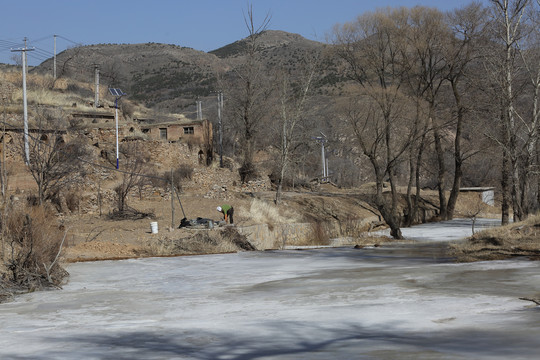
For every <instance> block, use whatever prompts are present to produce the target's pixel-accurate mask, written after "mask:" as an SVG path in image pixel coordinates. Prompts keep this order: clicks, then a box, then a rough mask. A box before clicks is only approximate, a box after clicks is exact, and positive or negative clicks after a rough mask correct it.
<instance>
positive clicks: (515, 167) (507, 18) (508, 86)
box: [486, 0, 530, 224]
mask: <svg viewBox="0 0 540 360" xmlns="http://www.w3.org/2000/svg"><path fill="white" fill-rule="evenodd" d="M490 2H491V4H492V6H491V9H492V15H491V16H492V18H493V22H492V31H493V41H494V43H495V44H500V45H501V47H500V49H501V51H500V52H497V50H499V47H495V50H496V52H491V53H489V54H488V56H487V57H486V67H487V69H488V71H489V75H490V77H491V79H492V80H493V82H494V83H495V84H496V86H498V91H497V92H496V93H497V94H498V97H497V98H498V100H499V103H500V108H501V112H500V117H501V124H502V126H501V137H500V142H499V143H500V145H501V148H502V151H503V166H502V174H501V178H502V180H501V187H502V193H503V203H502V223H503V224H506V223H508V219H509V212H508V208H509V203H510V200H511V204H512V208H513V213H514V220H515V221H519V220H521V219H522V217H523V208H522V206H521V204H520V202H519V199H520V197H521V195H520V193H519V192H520V189H519V183H520V181H519V178H520V166H519V163H518V161H519V151H518V132H519V131H518V128H519V124H518V122H517V112H516V107H515V100H516V93H515V85H516V84H515V82H516V70H517V67H516V59H517V53H518V52H517V49H518V46H519V43H520V41H521V40H522V38H523V35H524V32H523V18H524V15H525V10H526V7H527V5H528V4H529V2H530V0H490ZM499 55H500V56H499ZM509 180H510V181H509ZM509 185H510V188H509ZM508 194H510V198H509V196H508Z"/></svg>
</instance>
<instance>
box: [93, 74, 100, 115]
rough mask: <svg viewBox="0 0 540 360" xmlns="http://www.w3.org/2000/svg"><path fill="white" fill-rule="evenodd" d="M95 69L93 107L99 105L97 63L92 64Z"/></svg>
mask: <svg viewBox="0 0 540 360" xmlns="http://www.w3.org/2000/svg"><path fill="white" fill-rule="evenodd" d="M94 70H95V75H94V77H95V82H96V89H95V94H94V95H95V96H94V108H95V109H97V108H98V107H99V65H94Z"/></svg>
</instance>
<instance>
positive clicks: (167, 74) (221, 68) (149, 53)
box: [34, 30, 336, 113]
mask: <svg viewBox="0 0 540 360" xmlns="http://www.w3.org/2000/svg"><path fill="white" fill-rule="evenodd" d="M245 41H246V40H245V39H242V40H239V41H237V42H234V43H232V44H229V45H225V46H224V47H221V48H219V49H216V50H213V51H210V52H208V53H206V52H203V51H198V50H195V49H192V48H186V47H180V46H176V45H167V44H157V43H146V44H98V45H88V46H80V47H75V48H71V49H68V50H65V51H63V52H61V53H60V54H58V55H57V73H58V75H59V77H68V78H72V79H76V80H78V81H84V82H89V83H92V82H93V79H94V68H95V65H96V64H97V65H99V68H100V82H101V84H102V86H104V87H107V86H108V87H118V88H121V89H122V90H124V91H125V92H127V93H128V94H129V97H130V99H132V100H135V101H139V102H141V103H143V104H144V105H145V106H147V107H150V108H159V109H160V110H161V111H165V112H180V111H183V112H188V113H190V112H191V113H193V112H194V111H195V100H196V99H197V98H200V99H203V100H204V99H209V98H210V97H212V98H213V97H214V95H213V93H215V91H216V90H217V89H218V85H217V77H218V76H225V75H226V74H227V73H228V72H231V71H234V68H235V66H237V64H238V63H239V62H241V61H242V56H243V55H242V49H243V44H244V43H245ZM260 42H261V49H260V58H261V59H262V62H263V67H264V68H265V69H267V72H268V73H271V72H272V70H271V69H272V68H273V67H275V66H276V65H277V64H283V66H285V68H286V69H289V71H292V72H294V71H296V65H297V63H298V60H299V59H301V58H302V57H304V56H305V55H306V54H307V53H308V52H312V53H313V52H317V53H322V52H323V50H324V48H325V45H324V44H322V43H319V42H316V41H311V40H307V39H305V38H303V37H302V36H300V35H297V34H290V33H287V32H284V31H273V30H272V31H270V30H269V31H265V32H264V33H262V34H261V35H260ZM52 67H53V61H52V59H49V60H47V61H45V62H43V63H42V64H40V65H39V66H37V67H36V68H35V69H34V71H36V72H38V73H52ZM335 70H336V69H335V68H331V67H328V66H327V69H325V70H324V71H321V73H320V74H319V75H318V76H319V79H318V80H317V83H318V87H324V86H325V85H327V84H328V83H329V81H331V80H329V79H335V78H336V75H335V74H334V75H330V74H329V73H334V72H335Z"/></svg>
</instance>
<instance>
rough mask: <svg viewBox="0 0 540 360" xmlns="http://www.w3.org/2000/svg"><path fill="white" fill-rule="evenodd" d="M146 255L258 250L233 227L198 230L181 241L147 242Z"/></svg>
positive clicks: (166, 238) (167, 239) (160, 239)
mask: <svg viewBox="0 0 540 360" xmlns="http://www.w3.org/2000/svg"><path fill="white" fill-rule="evenodd" d="M145 248H146V254H147V255H150V256H170V255H195V254H217V253H230V252H237V251H253V250H256V249H255V247H254V246H253V245H251V243H250V242H249V241H248V240H247V237H246V236H245V235H242V234H240V233H239V232H238V231H237V230H236V229H234V228H232V227H226V228H224V229H221V230H198V231H193V233H192V235H190V236H187V237H183V238H180V239H170V238H168V237H165V238H159V239H157V240H150V241H148V242H147V244H146V246H145Z"/></svg>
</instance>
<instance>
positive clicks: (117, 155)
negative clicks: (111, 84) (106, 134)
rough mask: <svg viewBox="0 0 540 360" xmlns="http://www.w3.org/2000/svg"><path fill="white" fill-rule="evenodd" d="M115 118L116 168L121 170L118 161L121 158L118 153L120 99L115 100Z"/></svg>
mask: <svg viewBox="0 0 540 360" xmlns="http://www.w3.org/2000/svg"><path fill="white" fill-rule="evenodd" d="M114 118H115V120H116V168H117V169H118V168H119V164H120V162H119V161H118V158H119V151H118V98H116V100H114Z"/></svg>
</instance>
